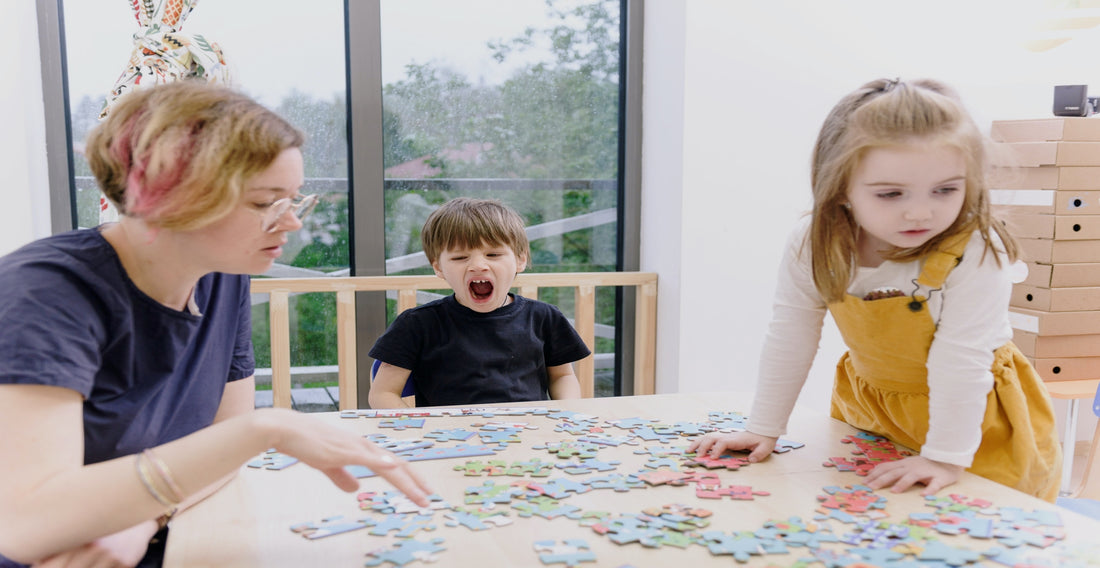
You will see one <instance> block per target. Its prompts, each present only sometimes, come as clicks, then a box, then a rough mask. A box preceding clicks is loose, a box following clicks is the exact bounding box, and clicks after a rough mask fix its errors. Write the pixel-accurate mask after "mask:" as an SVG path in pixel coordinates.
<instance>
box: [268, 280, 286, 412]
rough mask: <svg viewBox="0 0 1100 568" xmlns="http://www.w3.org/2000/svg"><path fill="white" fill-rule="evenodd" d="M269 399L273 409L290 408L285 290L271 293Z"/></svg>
mask: <svg viewBox="0 0 1100 568" xmlns="http://www.w3.org/2000/svg"><path fill="white" fill-rule="evenodd" d="M270 302H271V303H270V306H269V310H270V312H269V313H270V314H271V398H272V405H273V406H275V408H290V406H291V405H290V307H289V301H288V293H287V290H283V289H275V290H272V291H271V300H270Z"/></svg>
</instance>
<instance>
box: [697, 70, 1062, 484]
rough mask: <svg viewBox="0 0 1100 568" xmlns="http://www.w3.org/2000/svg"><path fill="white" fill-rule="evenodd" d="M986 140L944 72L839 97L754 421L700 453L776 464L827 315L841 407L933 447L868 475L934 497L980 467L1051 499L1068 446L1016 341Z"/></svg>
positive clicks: (790, 262) (763, 366) (1012, 251)
mask: <svg viewBox="0 0 1100 568" xmlns="http://www.w3.org/2000/svg"><path fill="white" fill-rule="evenodd" d="M986 165H987V163H986V154H985V143H984V140H983V137H982V135H981V133H980V132H979V130H978V128H977V127H976V126H975V124H974V122H973V120H972V119H971V118H970V117H969V116H968V115H967V113H966V112H965V110H964V109H963V107H962V104H961V102H960V101H959V100H958V98H957V96H956V95H955V94H954V93H953V92H952V91H951V90H950V89H949V88H947V87H946V86H945V85H943V84H940V83H938V82H935V81H930V80H918V81H910V82H905V81H899V80H877V81H873V82H871V83H868V84H866V85H864V86H863V87H861V88H860V89H858V90H856V91H855V92H853V93H851V94H849V95H848V96H846V97H845V98H844V99H842V100H841V101H840V102H839V103H838V104H837V105H836V106H835V107H834V108H833V110H832V111H831V113H830V114H829V116H828V117H827V118H826V120H825V123H824V125H823V126H822V129H821V132H820V134H819V136H818V140H817V144H816V147H815V149H814V156H813V169H812V183H813V193H814V207H813V212H812V215H810V218H809V221H808V222H804V223H802V224H801V226H799V227H798V229H797V230H796V231H795V232H794V234H793V235H792V237H791V239H790V241H789V242H788V247H787V252H786V255H785V257H784V259H783V262H782V267H781V269H780V275H779V286H778V289H777V291H776V296H775V306H774V314H773V319H772V322H771V325H770V327H769V330H768V335H767V339H766V341H765V345H764V349H763V353H762V356H761V362H760V381H759V385H758V391H757V395H756V400H755V401H754V404H753V408H752V413H751V415H750V418H749V423H748V431H746V432H738V433H734V434H720V433H711V434H707V435H705V436H703V437H701V438H699V439H697V440H696V441H695V442H694V443H693V444H692V445H691V448H690V449H691V450H693V451H697V452H699V453H705V452H708V451H709V452H710V453H711V454H713V455H719V454H721V453H722V452H724V451H726V450H749V451H751V453H750V455H749V460H750V461H759V460H762V459H765V458H766V457H767V456H768V455H769V454H771V452H772V450H773V449H774V447H775V442H776V438H777V437H778V436H779V435H781V434H784V433H785V432H786V424H787V419H788V417H789V415H790V413H791V410H792V409H793V407H794V404H795V401H796V399H797V398H798V394H799V391H800V390H801V388H802V385H803V384H804V382H805V380H806V375H807V373H808V372H809V369H810V366H811V364H812V362H813V358H814V354H815V352H816V350H817V345H818V341H819V339H820V336H821V326H822V322H823V320H824V317H825V312H826V310H828V311H829V312H830V313H831V314H832V316H833V319H834V320H835V321H836V323H837V326H838V328H839V329H840V332H841V335H842V336H843V338H844V342H845V344H846V345H847V346H848V349H849V351H848V353H846V354H845V355H844V356H843V357H842V358H841V360H840V362H839V364H838V365H837V372H836V383H835V386H834V390H833V398H832V416H833V417H834V418H838V419H840V420H843V421H845V422H847V423H848V424H851V425H852V426H855V427H856V428H860V429H863V430H866V431H869V432H872V433H875V434H879V435H883V436H886V437H888V438H890V439H891V440H893V441H894V442H897V443H899V444H902V445H904V446H907V447H910V448H914V449H919V450H920V455H918V456H913V457H909V458H905V459H903V460H899V461H895V462H888V463H883V464H879V465H878V466H877V467H875V469H874V470H873V471H872V472H871V473H870V475H868V476H867V485H869V486H870V487H872V488H875V489H878V488H882V487H887V486H891V488H892V489H893V490H894V491H904V490H905V489H907V488H908V487H910V486H911V485H913V484H914V483H923V484H924V485H926V488H925V489H924V491H923V492H922V494H923V495H931V494H934V493H936V492H937V491H939V490H940V489H942V488H943V487H946V486H948V485H951V484H952V483H955V482H956V481H957V480H958V478H959V474H960V473H961V472H962V471H963V470H964V469H965V470H968V471H971V472H973V473H975V474H978V475H981V476H983V477H987V478H989V479H992V480H994V481H997V482H1000V483H1003V484H1005V485H1008V486H1010V487H1014V488H1016V489H1019V490H1020V491H1023V492H1026V493H1030V494H1033V495H1036V496H1038V497H1041V498H1043V499H1046V500H1048V501H1053V500H1054V499H1055V497H1056V496H1057V491H1058V482H1059V480H1060V467H1061V455H1060V449H1059V445H1058V440H1057V434H1056V432H1055V430H1054V416H1053V410H1052V406H1051V402H1050V397H1049V396H1048V394H1047V392H1046V389H1045V388H1044V387H1043V384H1042V381H1041V380H1040V378H1039V377H1038V375H1037V374H1036V372H1035V370H1034V369H1033V368H1032V367H1031V365H1030V363H1029V362H1028V361H1027V359H1026V358H1025V357H1024V356H1023V355H1022V354H1021V353H1020V351H1019V350H1018V349H1017V348H1016V346H1015V345H1013V344H1012V341H1011V339H1012V328H1011V326H1010V325H1009V321H1008V309H1007V308H1008V299H1009V294H1010V292H1011V288H1012V281H1011V276H1010V266H1011V265H1012V263H1013V262H1014V261H1015V257H1016V244H1015V242H1014V241H1013V239H1012V237H1011V236H1010V235H1009V234H1008V233H1006V232H1005V230H1004V228H1003V227H1002V225H1001V223H999V222H996V221H995V220H993V219H992V218H991V216H990V211H989V195H988V191H987V187H986V183H985V180H984V174H985V171H986Z"/></svg>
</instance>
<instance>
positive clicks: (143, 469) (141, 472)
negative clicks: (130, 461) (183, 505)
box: [134, 454, 179, 510]
mask: <svg viewBox="0 0 1100 568" xmlns="http://www.w3.org/2000/svg"><path fill="white" fill-rule="evenodd" d="M143 458H144V454H138V455H137V456H135V461H134V463H135V465H136V466H137V473H138V478H140V479H141V483H142V485H144V486H145V490H146V491H148V492H149V494H150V495H152V496H153V498H154V499H156V500H157V502H158V503H160V504H161V505H164V506H165V507H167V508H168V509H169V510H175V508H176V507H177V506H179V503H178V502H172V500H171V499H169V498H168V497H166V496H165V495H164V494H163V493H161V492H160V490H159V489H157V486H156V484H155V483H153V480H152V479H151V477H150V475H149V466H148V465H146V464H145V460H144V459H143Z"/></svg>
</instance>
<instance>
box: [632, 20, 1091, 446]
mask: <svg viewBox="0 0 1100 568" xmlns="http://www.w3.org/2000/svg"><path fill="white" fill-rule="evenodd" d="M1040 4H1041V3H1039V2H1027V1H1021V0H1009V1H1004V0H981V1H975V2H970V3H962V2H954V1H948V0H931V1H927V2H922V3H920V5H919V8H915V5H914V4H912V3H901V2H883V1H881V0H860V1H848V2H796V1H791V0H780V1H773V2H728V1H726V0H690V1H687V2H671V1H651V2H648V3H647V4H646V19H645V20H646V26H645V62H644V76H645V93H644V97H645V102H644V117H645V118H644V120H645V124H644V129H645V132H644V138H643V175H642V179H643V182H642V183H643V195H642V210H643V224H642V226H643V236H642V250H643V258H642V266H641V267H642V269H643V270H647V271H656V272H658V273H659V274H660V278H661V280H660V296H659V305H660V308H659V314H658V322H659V324H660V332H659V341H660V345H659V347H658V360H657V366H658V390H659V391H660V392H672V391H685V392H701V391H713V390H725V389H745V390H751V389H752V388H753V387H754V384H755V380H756V372H757V358H758V353H759V349H760V346H761V343H762V338H763V334H764V330H765V329H766V326H767V323H768V320H769V317H770V315H771V297H772V293H773V291H774V287H775V273H776V270H777V268H778V262H779V258H780V249H781V245H782V244H783V242H784V240H785V238H786V236H787V234H788V231H789V230H790V229H791V227H792V225H793V224H794V223H795V221H796V219H797V218H798V216H799V215H800V214H801V213H803V212H804V211H805V210H806V209H807V208H808V207H809V205H810V202H811V199H810V188H809V160H810V153H811V149H812V145H813V141H814V139H815V137H816V135H817V130H818V128H819V126H820V124H821V121H822V120H823V119H824V117H825V115H826V113H827V112H828V110H829V109H830V108H831V107H832V105H833V104H834V103H835V102H836V101H837V100H838V99H839V98H840V97H841V96H843V95H844V94H846V93H847V92H849V91H851V90H853V89H855V88H857V87H858V86H859V85H860V84H862V83H864V82H866V81H869V80H871V79H874V78H878V77H902V78H916V77H934V78H938V79H941V80H944V81H946V82H948V83H950V84H952V85H953V86H954V87H955V88H956V89H957V90H958V91H959V92H960V94H961V95H962V97H963V98H964V100H965V101H966V102H967V103H968V106H969V107H970V109H971V111H972V112H973V113H974V115H975V118H976V120H977V121H978V123H979V125H982V126H983V127H984V128H986V129H988V126H989V123H990V122H991V121H992V120H994V119H1017V118H1045V117H1049V116H1051V105H1052V101H1051V97H1052V92H1053V85H1058V84H1092V85H1093V88H1092V92H1093V94H1100V65H1097V64H1096V57H1095V54H1097V53H1100V51H1097V45H1098V44H1100V32H1097V31H1095V30H1091V31H1090V32H1089V33H1088V36H1089V37H1080V38H1077V39H1073V40H1071V41H1069V42H1067V43H1066V44H1064V45H1062V46H1061V47H1058V48H1055V49H1051V50H1049V51H1045V52H1042V53H1033V52H1030V51H1028V50H1027V49H1025V48H1024V47H1023V46H1022V42H1021V41H1020V39H1021V38H1025V37H1035V32H1033V31H1032V30H1031V29H1030V27H1029V26H1032V25H1033V24H1034V23H1035V22H1036V21H1037V18H1038V17H1039V15H1038V14H1037V13H1036V12H1035V11H1034V10H1033V9H1032V8H1031V6H1034V7H1035V8H1038V7H1039V6H1040ZM1098 120H1100V118H1098ZM676 124H681V125H682V126H681V128H680V129H679V130H677V128H676ZM677 198H679V203H675V201H676V199H677ZM842 352H843V344H842V342H841V341H840V338H839V334H837V332H836V331H835V329H834V328H833V326H832V324H831V322H828V321H827V322H826V326H825V333H824V337H823V339H822V344H821V350H820V351H819V354H818V358H817V361H816V363H815V366H814V369H813V371H812V372H811V376H810V379H809V381H808V383H807V387H806V388H805V389H804V391H803V395H802V398H801V402H802V403H803V404H808V405H811V406H814V407H817V408H819V409H820V410H822V411H827V410H828V399H829V396H828V395H829V392H830V389H831V386H832V374H833V367H834V365H835V362H836V360H837V358H838V357H839V355H840V354H841V353H842ZM1056 404H1057V405H1058V406H1059V408H1062V407H1063V406H1064V403H1061V402H1060V401H1059V402H1057V403H1056ZM1082 416H1088V417H1089V418H1084V419H1083V420H1082V422H1083V424H1082V430H1081V431H1082V432H1085V431H1086V428H1087V432H1088V433H1091V429H1092V425H1093V424H1094V422H1092V423H1089V422H1090V419H1091V415H1090V414H1088V413H1085V412H1083V413H1082ZM1084 437H1085V438H1086V439H1087V437H1088V435H1087V434H1086V435H1085V436H1084Z"/></svg>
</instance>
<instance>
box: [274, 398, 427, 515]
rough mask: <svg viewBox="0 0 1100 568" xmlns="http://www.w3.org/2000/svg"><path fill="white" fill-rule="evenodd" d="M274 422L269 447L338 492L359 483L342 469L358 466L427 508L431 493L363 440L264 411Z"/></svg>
mask: <svg viewBox="0 0 1100 568" xmlns="http://www.w3.org/2000/svg"><path fill="white" fill-rule="evenodd" d="M265 410H266V411H268V412H269V413H270V415H271V418H272V419H273V420H274V421H275V422H276V425H275V426H274V428H275V429H276V432H278V437H277V438H276V441H275V443H274V444H273V447H274V448H275V449H276V450H278V451H279V452H281V453H283V454H286V455H288V456H292V457H295V458H298V459H299V460H301V461H302V463H305V464H306V465H309V466H311V467H314V468H316V469H318V470H320V471H321V472H322V473H324V474H325V475H327V476H328V478H329V479H331V480H332V482H333V483H334V484H336V486H337V487H339V488H340V489H342V490H344V491H347V492H349V493H350V492H353V491H356V490H357V489H358V488H359V480H358V479H356V478H355V476H354V475H352V474H351V473H349V472H348V471H347V470H346V469H344V468H345V466H349V465H361V466H365V467H367V468H369V469H370V470H371V471H373V472H374V473H377V474H378V475H380V476H382V477H383V478H384V479H385V480H386V481H389V482H390V483H391V484H392V485H393V486H394V487H395V488H396V489H398V490H400V491H401V492H402V493H404V494H405V496H406V497H408V498H409V499H410V500H412V502H414V503H416V504H417V505H419V506H421V507H427V506H428V505H429V504H430V501H429V499H428V495H431V494H432V490H431V489H430V488H429V487H428V484H427V482H426V481H425V480H424V479H423V478H422V477H421V476H420V474H418V473H417V472H416V471H415V470H414V469H413V468H412V467H410V465H409V463H408V462H406V461H405V460H403V459H401V458H399V457H397V456H396V455H394V454H393V452H390V451H388V450H384V449H382V448H380V447H378V446H377V445H375V444H374V443H373V442H371V441H370V440H367V439H366V438H364V437H363V436H361V435H359V434H356V433H354V432H350V431H348V430H346V429H343V428H339V427H337V426H333V425H331V424H327V423H325V422H322V421H321V420H318V419H316V418H313V417H311V416H309V415H307V414H302V413H300V412H294V411H290V410H281V409H265Z"/></svg>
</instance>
